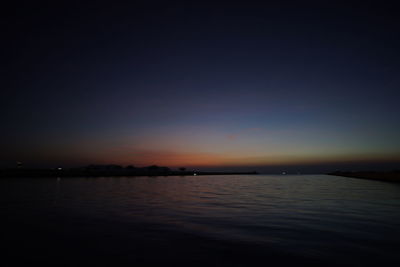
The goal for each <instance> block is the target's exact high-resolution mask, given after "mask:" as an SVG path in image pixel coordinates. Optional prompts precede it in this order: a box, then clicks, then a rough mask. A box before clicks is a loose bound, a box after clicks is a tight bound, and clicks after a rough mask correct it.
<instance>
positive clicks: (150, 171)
mask: <svg viewBox="0 0 400 267" xmlns="http://www.w3.org/2000/svg"><path fill="white" fill-rule="evenodd" d="M234 174H258V173H257V172H256V171H251V172H205V171H195V170H187V169H186V168H184V167H181V168H179V169H178V170H172V169H170V168H169V167H162V166H157V165H151V166H148V167H135V166H133V165H128V166H126V167H123V166H120V165H115V164H107V165H94V164H92V165H88V166H85V167H80V168H70V169H64V168H61V167H59V168H52V169H24V168H21V167H17V168H15V169H2V170H0V177H2V178H6V177H112V176H119V177H121V176H126V177H130V176H195V175H234Z"/></svg>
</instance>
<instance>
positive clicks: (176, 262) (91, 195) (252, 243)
mask: <svg viewBox="0 0 400 267" xmlns="http://www.w3.org/2000/svg"><path fill="white" fill-rule="evenodd" d="M0 205H1V221H2V226H1V232H0V234H1V236H0V238H1V239H0V240H1V246H2V248H1V251H0V253H1V254H2V256H1V258H0V261H1V262H0V265H1V266H28V264H32V263H39V264H41V265H44V264H46V265H52V266H81V265H84V266H100V265H101V266H149V265H150V266H310V265H315V266H327V265H332V266H344V265H348V266H350V265H351V266H365V265H368V266H400V185H399V184H391V183H384V182H379V181H370V180H361V179H352V178H342V177H335V176H325V175H298V176H273V175H253V176H246V175H237V176H201V177H199V176H197V177H156V178H154V177H153V178H151V177H138V178H124V177H122V178H120V177H118V178H62V179H57V178H43V179H38V178H34V179H21V178H18V179H1V180H0Z"/></svg>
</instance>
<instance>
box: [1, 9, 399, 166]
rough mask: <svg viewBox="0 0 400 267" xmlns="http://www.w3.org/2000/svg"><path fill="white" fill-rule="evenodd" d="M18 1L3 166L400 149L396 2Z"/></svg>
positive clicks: (214, 161) (225, 161)
mask: <svg viewBox="0 0 400 267" xmlns="http://www.w3.org/2000/svg"><path fill="white" fill-rule="evenodd" d="M32 8H33V10H34V11H32ZM15 10H18V11H19V13H18V15H15V12H14V13H12V15H9V16H8V17H6V18H5V21H6V22H7V26H8V31H7V34H8V35H7V36H8V37H9V38H8V40H9V42H8V43H6V48H7V51H9V54H8V57H7V63H8V65H7V68H6V70H5V74H6V76H7V77H8V79H7V80H6V81H5V82H4V84H3V87H4V88H5V90H4V91H5V93H4V97H3V98H2V100H1V108H2V115H1V116H2V119H3V121H4V124H5V126H6V127H5V130H3V131H2V133H1V135H2V136H1V142H2V146H3V147H4V148H5V149H4V151H5V153H4V155H2V157H1V162H2V165H10V164H11V165H12V164H14V162H15V161H17V160H20V161H23V162H26V163H27V164H28V165H29V164H32V165H35V166H51V165H60V164H61V165H65V166H76V165H84V164H88V163H118V164H134V165H140V166H143V165H150V164H159V165H167V166H171V167H178V166H188V167H193V168H203V169H206V168H211V167H213V168H217V167H220V168H228V167H238V166H242V167H253V166H264V167H265V166H267V167H268V166H283V167H284V166H289V165H296V166H300V167H299V168H300V169H301V166H302V165H304V166H305V165H312V164H316V165H321V164H322V165H323V164H328V165H329V166H330V168H334V167H335V166H334V164H335V163H338V164H339V163H340V164H342V163H346V162H347V163H349V164H350V163H352V162H353V163H354V162H371V165H370V166H371V167H372V166H375V165H376V166H377V165H379V164H380V163H382V162H383V163H384V162H394V163H393V164H392V165H390V167H391V168H392V167H396V164H397V163H398V162H399V161H400V152H399V151H400V141H399V138H398V137H399V136H400V119H399V116H398V114H400V108H399V105H398V99H399V97H400V93H399V85H400V79H399V76H398V73H399V63H398V62H400V61H399V59H400V56H399V52H398V47H400V46H399V45H400V38H399V34H398V26H399V25H400V24H399V20H398V18H397V16H396V15H395V14H394V13H393V12H392V11H391V8H390V7H385V8H382V7H376V6H372V5H365V6H363V7H350V6H341V5H330V6H329V5H324V4H320V5H310V6H306V5H297V6H296V5H282V4H281V5H279V4H268V5H267V4H256V5H252V4H247V5H235V4H230V5H218V4H213V5H210V6H208V5H205V4H202V5H199V6H197V5H189V4H188V5H175V4H173V3H169V4H168V3H159V4H156V5H152V6H148V5H146V4H137V6H129V7H121V6H117V5H116V6H108V5H104V6H103V5H99V6H97V7H96V8H93V7H91V6H82V5H80V6H79V8H77V6H74V5H73V4H70V5H68V6H61V5H60V6H58V5H54V6H35V7H31V6H21V7H18V8H17V7H15ZM15 10H14V11H15ZM396 162H397V163H396ZM372 163H374V164H375V163H376V164H375V165H374V164H372ZM332 164H333V165H332ZM332 166H333V167H332ZM338 166H339V165H338ZM350 166H351V164H350ZM367 167H368V165H367Z"/></svg>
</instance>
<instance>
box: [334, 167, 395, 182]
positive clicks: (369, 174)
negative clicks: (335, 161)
mask: <svg viewBox="0 0 400 267" xmlns="http://www.w3.org/2000/svg"><path fill="white" fill-rule="evenodd" d="M328 174H329V175H336V176H344V177H350V178H360V179H369V180H377V181H384V182H392V183H400V170H396V171H390V172H376V171H362V172H342V171H336V172H332V173H328Z"/></svg>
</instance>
